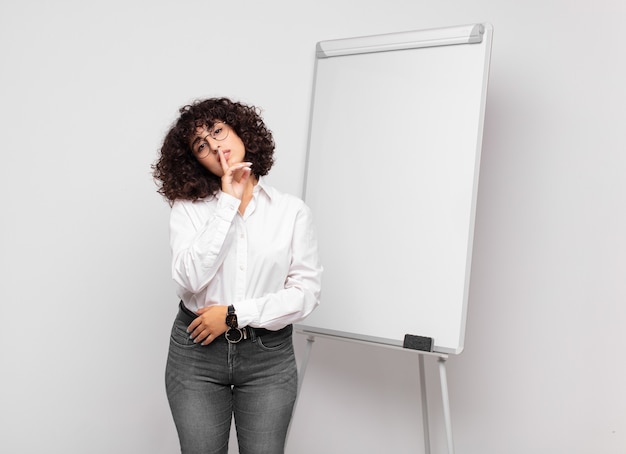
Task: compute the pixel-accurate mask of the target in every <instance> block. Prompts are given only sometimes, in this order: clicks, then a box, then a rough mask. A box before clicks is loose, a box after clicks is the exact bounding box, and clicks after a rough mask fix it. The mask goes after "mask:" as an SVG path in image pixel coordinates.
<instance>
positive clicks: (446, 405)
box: [439, 357, 454, 454]
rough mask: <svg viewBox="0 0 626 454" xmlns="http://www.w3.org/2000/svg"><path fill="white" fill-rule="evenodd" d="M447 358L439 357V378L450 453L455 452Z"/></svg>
mask: <svg viewBox="0 0 626 454" xmlns="http://www.w3.org/2000/svg"><path fill="white" fill-rule="evenodd" d="M446 359H447V358H442V357H440V358H439V378H440V380H441V398H442V399H443V418H444V420H445V423H446V437H447V439H448V454H454V441H453V439H452V419H451V417H450V397H449V396H448V377H447V375H446Z"/></svg>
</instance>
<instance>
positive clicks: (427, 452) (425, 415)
mask: <svg viewBox="0 0 626 454" xmlns="http://www.w3.org/2000/svg"><path fill="white" fill-rule="evenodd" d="M419 374H420V390H421V394H422V425H423V427H424V453H425V454H430V427H429V425H428V398H427V394H426V374H425V373H424V355H419Z"/></svg>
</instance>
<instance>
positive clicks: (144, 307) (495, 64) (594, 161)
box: [0, 0, 626, 454]
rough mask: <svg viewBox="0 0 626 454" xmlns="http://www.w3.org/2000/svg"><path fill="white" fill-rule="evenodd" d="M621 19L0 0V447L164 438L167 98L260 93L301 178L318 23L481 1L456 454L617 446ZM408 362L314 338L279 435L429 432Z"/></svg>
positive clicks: (455, 362) (624, 115)
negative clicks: (487, 53)
mask: <svg viewBox="0 0 626 454" xmlns="http://www.w3.org/2000/svg"><path fill="white" fill-rule="evenodd" d="M625 19H626V3H624V2H622V1H620V0H597V1H594V2H589V1H585V2H583V1H582V0H575V1H572V0H570V1H566V0H561V1H556V0H552V1H546V0H528V1H525V2H503V1H499V0H463V1H461V0H446V1H438V2H434V1H425V0H410V1H409V0H368V1H360V2H354V1H351V0H317V1H315V2H308V3H304V2H294V1H289V0H266V1H264V2H257V1H230V2H227V1H221V2H217V1H206V0H205V1H197V0H196V1H192V0H178V1H175V0H158V1H154V2H148V1H145V2H141V1H138V0H124V1H122V0H109V1H101V0H96V1H90V2H84V1H78V0H73V1H72V0H59V1H56V2H46V1H43V0H24V1H17V0H13V1H7V0H5V1H3V2H2V3H0V147H1V149H2V164H1V165H0V191H1V194H2V199H3V201H2V208H1V213H2V217H1V221H0V226H1V229H2V230H1V236H0V323H1V324H0V368H1V369H0V452H6V453H42V452H45V453H65V454H67V453H85V452H88V453H107V454H108V453H172V452H176V450H177V439H176V434H175V431H174V427H173V423H172V421H171V418H170V415H169V409H168V407H167V402H166V399H165V393H164V386H163V369H164V362H165V356H166V350H167V344H168V337H169V328H170V323H171V320H172V318H173V316H174V314H175V311H176V303H177V301H176V298H175V295H174V292H173V286H172V285H171V282H170V277H169V249H168V232H167V219H168V207H167V205H166V204H165V203H164V202H163V201H162V200H161V199H160V198H159V197H158V195H157V194H156V193H155V187H154V185H153V182H152V180H151V176H150V164H151V163H152V162H153V160H154V159H155V157H156V150H157V149H158V147H159V144H160V141H161V139H162V137H163V134H164V133H165V131H166V129H167V128H168V126H169V124H170V123H171V121H173V119H174V118H175V116H176V112H177V108H178V107H180V106H181V105H182V104H184V103H186V102H188V101H191V100H192V99H195V98H198V97H206V96H214V95H228V96H232V97H234V98H237V99H239V100H242V101H245V102H250V103H254V104H258V105H259V106H262V107H263V108H264V112H265V119H266V122H267V123H268V124H269V125H270V127H271V128H272V129H273V131H274V133H275V138H276V141H277V143H278V150H277V161H278V162H277V164H276V167H275V169H274V171H273V173H272V175H271V181H272V182H273V183H274V184H275V185H276V186H278V187H280V188H281V189H283V190H285V191H288V192H292V193H296V194H299V193H300V191H301V185H302V176H303V170H304V153H305V146H306V134H307V125H308V114H309V101H310V92H311V86H312V76H313V61H314V47H315V43H316V42H317V41H319V40H326V39H333V38H343V37H351V36H361V35H370V34H378V33H389V32H396V31H406V30H413V29H422V28H433V27H439V26H448V25H457V24H465V23H472V22H490V23H492V24H493V26H494V30H495V31H494V45H493V53H492V66H491V79H490V90H489V95H488V102H487V115H486V122H485V139H484V148H483V163H482V170H481V186H480V191H479V197H480V198H479V206H478V215H477V225H476V239H475V247H474V251H475V255H474V268H473V282H472V291H471V300H470V305H469V314H468V318H469V320H468V327H467V333H466V342H465V345H466V348H465V351H464V352H463V353H462V354H461V355H459V356H457V357H453V358H451V359H450V361H449V366H448V377H449V383H450V397H451V401H452V423H453V425H454V435H455V444H456V449H457V452H459V453H470V454H486V453H493V454H500V453H514V454H517V453H520V454H522V453H529V452H533V453H554V452H567V453H570V454H578V453H581V454H582V453H624V452H625V451H626V387H625V386H624V383H625V382H626V380H625V379H626V365H625V364H624V360H623V359H622V357H623V350H624V347H625V346H626V329H625V328H624V327H625V326H626V304H624V302H625V299H626V279H625V272H626V235H625V232H626V210H625V209H624V208H625V202H626V178H624V177H625V175H626V153H625V151H626V133H625V132H624V127H623V123H624V120H625V119H626V107H625V106H626V88H625V87H626V86H625V84H624V81H625V80H626V61H625V58H626V57H625V56H624V55H625V54H624V49H623V44H624V39H623V33H622V31H621V30H622V27H623V24H624V20H625ZM380 170H381V175H382V177H383V178H386V177H385V175H386V173H385V172H386V169H385V168H384V166H381V169H380ZM381 175H375V176H374V175H372V176H369V175H365V176H361V177H360V180H361V181H357V184H374V181H380V178H381ZM392 310H393V306H392V304H391V302H390V308H389V311H390V313H391V311H392ZM297 347H298V351H299V356H300V357H301V356H302V352H303V348H304V339H303V338H301V337H298V339H297ZM427 366H428V377H427V378H428V380H427V381H428V385H429V389H430V396H429V403H430V405H431V410H432V421H431V425H432V426H433V432H434V434H433V449H434V452H444V451H445V440H444V438H443V435H442V433H443V430H442V425H441V422H442V420H441V408H440V407H441V406H440V405H439V400H438V399H439V394H438V392H439V389H438V385H437V375H436V368H435V365H434V363H431V362H428V361H427ZM416 372H417V360H416V357H415V356H413V355H407V354H406V353H404V352H398V351H394V350H388V349H382V348H372V347H363V346H361V345H356V344H352V343H344V342H331V341H327V340H319V341H317V342H316V344H315V346H314V348H313V352H312V356H311V362H310V363H309V368H308V371H307V374H306V379H305V381H304V387H303V391H302V395H301V400H300V403H299V407H298V409H297V413H296V416H295V419H294V423H293V427H292V432H291V439H290V446H289V447H290V449H289V451H290V452H292V453H302V454H309V453H311V454H312V453H320V452H324V453H338V452H348V453H356V452H366V453H381V452H394V453H397V454H401V453H414V452H421V451H420V450H421V449H422V445H421V443H422V435H421V422H420V418H419V398H418V395H419V392H418V383H417V380H416V378H415V374H416ZM233 452H234V450H233Z"/></svg>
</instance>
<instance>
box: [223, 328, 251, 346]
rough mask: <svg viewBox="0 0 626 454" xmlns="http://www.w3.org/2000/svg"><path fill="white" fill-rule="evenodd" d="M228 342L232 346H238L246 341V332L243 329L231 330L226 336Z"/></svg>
mask: <svg viewBox="0 0 626 454" xmlns="http://www.w3.org/2000/svg"><path fill="white" fill-rule="evenodd" d="M225 337H226V340H227V341H228V342H229V343H231V344H237V343H239V342H241V341H242V340H243V339H246V338H247V336H246V331H245V330H243V329H241V328H229V329H228V331H226V334H225Z"/></svg>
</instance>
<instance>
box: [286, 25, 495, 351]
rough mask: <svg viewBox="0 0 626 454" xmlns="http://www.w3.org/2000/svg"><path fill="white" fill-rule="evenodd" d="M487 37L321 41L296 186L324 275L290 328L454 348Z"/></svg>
mask: <svg viewBox="0 0 626 454" xmlns="http://www.w3.org/2000/svg"><path fill="white" fill-rule="evenodd" d="M491 35H492V27H491V26H490V25H488V24H472V25H466V26H459V27H447V28H441V29H433V30H421V31H420V30H418V31H414V32H403V33H397V34H387V35H378V36H369V37H362V38H350V39H345V40H333V41H321V42H319V43H318V44H317V54H316V59H315V75H314V76H315V77H314V87H313V97H312V103H311V117H310V127H309V140H308V150H307V164H306V175H305V183H304V190H303V192H304V198H305V201H306V203H307V204H308V205H309V206H310V207H311V209H312V210H313V213H314V216H315V223H316V227H317V232H318V241H319V252H320V256H321V260H322V264H323V266H324V276H323V287H322V295H321V304H320V306H319V307H318V308H317V309H316V310H315V311H314V312H313V313H312V314H311V315H310V316H309V317H307V318H306V319H305V320H304V321H303V322H302V323H301V324H299V325H297V326H296V328H297V329H298V330H300V331H302V332H305V333H318V334H324V335H331V336H338V337H341V338H344V339H354V340H357V341H371V342H375V343H381V344H388V345H393V346H402V345H403V341H404V337H405V335H406V334H410V335H415V336H424V337H429V338H432V339H433V342H434V348H433V351H436V352H443V353H460V352H461V351H462V349H463V342H464V334H465V321H466V314H467V303H468V291H469V282H470V271H471V270H470V268H471V258H472V241H473V229H474V217H475V207H476V195H477V188H478V174H479V167H480V152H481V142H482V132H483V131H482V130H483V118H484V110H485V99H486V89H487V78H488V68H489V59H490V53H491Z"/></svg>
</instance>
